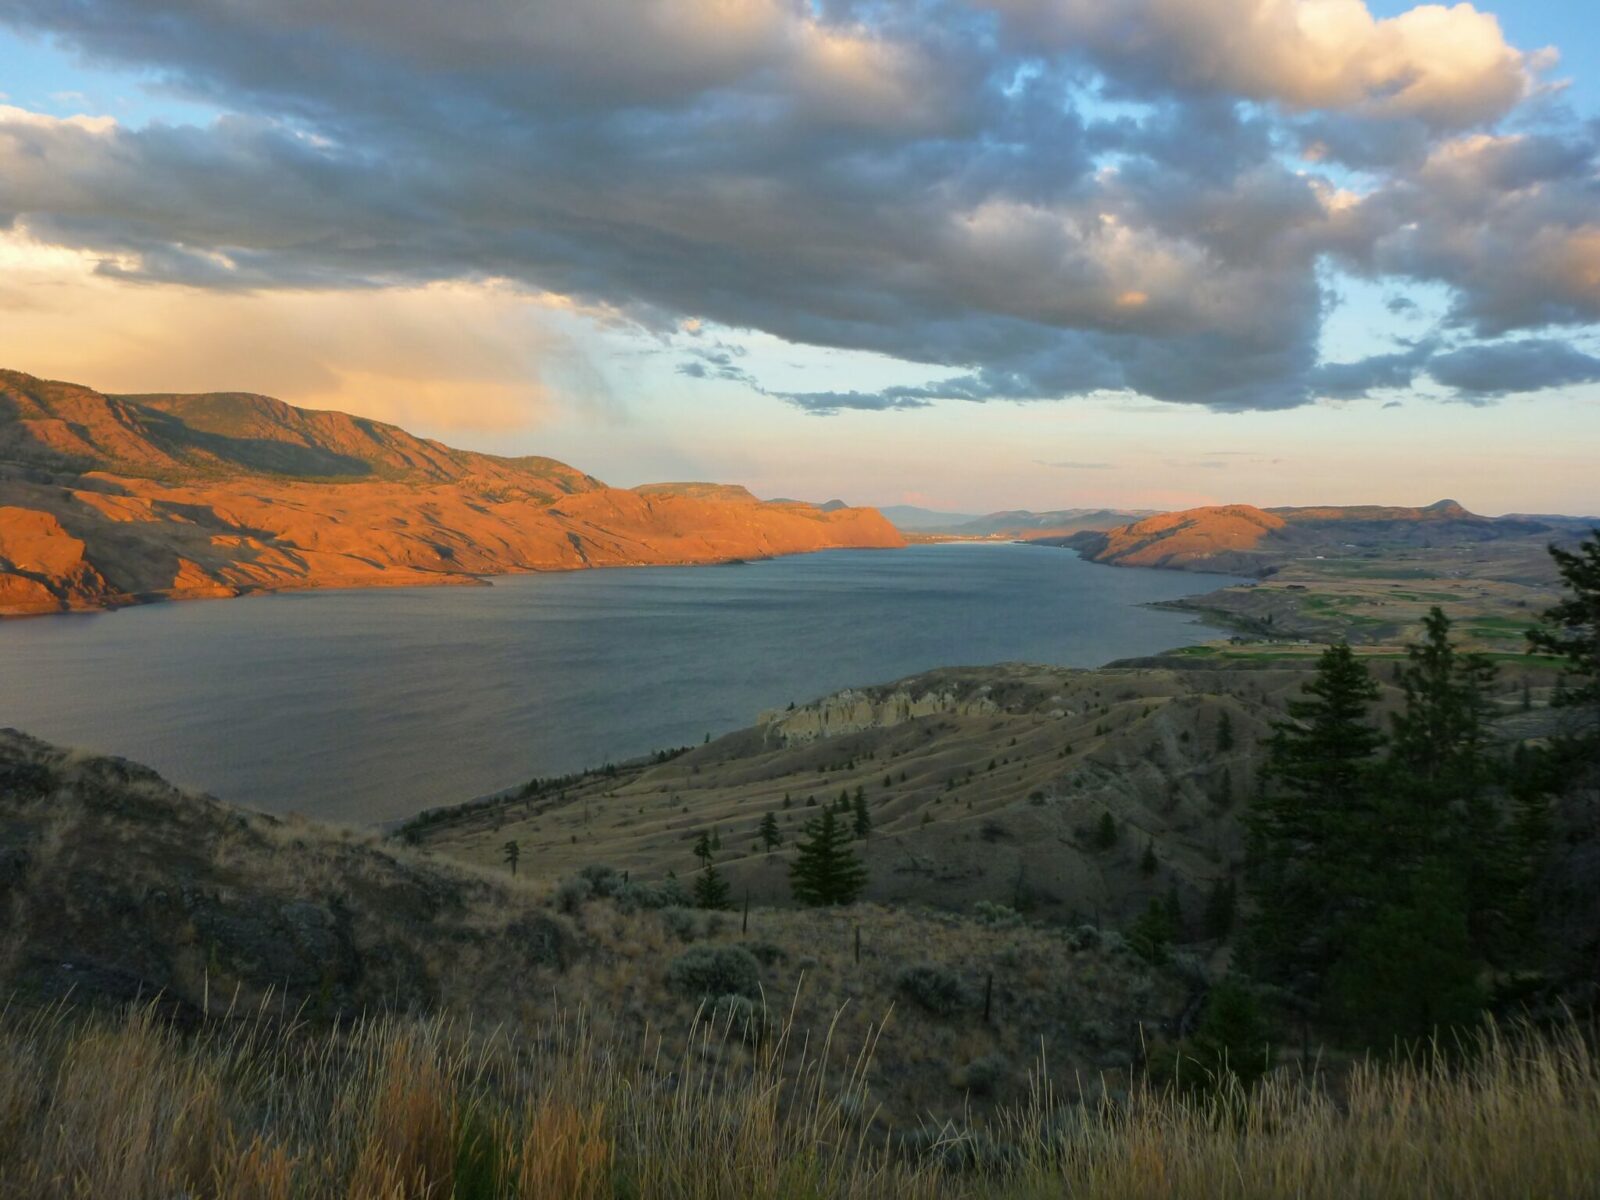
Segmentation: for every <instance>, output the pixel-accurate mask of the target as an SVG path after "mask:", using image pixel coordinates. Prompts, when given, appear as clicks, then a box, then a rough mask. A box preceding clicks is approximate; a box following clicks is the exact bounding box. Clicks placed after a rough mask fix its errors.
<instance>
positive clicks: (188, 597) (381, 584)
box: [0, 542, 915, 625]
mask: <svg viewBox="0 0 1600 1200" xmlns="http://www.w3.org/2000/svg"><path fill="white" fill-rule="evenodd" d="M913 544H915V543H911V542H907V544H906V545H904V546H815V547H812V548H810V549H805V550H785V551H779V552H777V553H773V554H730V555H724V556H719V557H716V558H685V559H674V560H663V561H660V562H614V563H588V562H586V563H580V564H578V565H576V566H570V567H569V566H549V567H519V568H515V569H512V570H506V571H494V572H488V573H484V574H465V573H462V574H455V573H446V572H442V571H440V572H418V573H417V575H416V576H415V577H405V578H390V577H388V576H385V575H383V574H381V573H378V574H374V575H370V576H369V575H358V576H353V577H350V578H344V577H337V576H336V577H334V578H331V579H325V580H321V581H315V580H296V581H291V582H285V583H282V584H246V585H241V586H239V587H236V588H230V587H224V586H220V585H219V586H216V587H208V588H192V589H173V590H172V591H158V592H138V593H132V594H129V595H127V596H123V597H118V598H116V599H114V600H111V601H108V602H107V603H104V604H96V605H85V606H77V607H68V608H49V609H37V610H33V609H19V608H0V625H3V624H5V623H7V622H10V621H30V620H38V619H40V618H46V617H92V616H101V615H106V614H110V613H117V612H122V611H124V610H127V609H132V608H147V607H149V606H151V605H155V604H187V603H189V602H191V601H196V600H249V599H252V598H255V597H259V596H280V595H287V594H291V593H295V592H364V591H370V590H372V589H376V588H411V587H414V588H437V587H493V586H494V582H493V581H494V580H496V579H509V578H516V577H520V576H524V575H570V574H574V573H576V572H579V571H622V570H630V571H631V570H647V569H649V568H651V567H733V566H748V565H749V564H751V563H758V562H772V561H773V560H775V559H779V558H796V557H798V556H800V555H804V554H824V553H827V552H828V551H832V550H864V551H872V552H878V551H893V550H904V549H906V548H907V546H909V545H913Z"/></svg>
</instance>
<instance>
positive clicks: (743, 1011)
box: [705, 993, 771, 1044]
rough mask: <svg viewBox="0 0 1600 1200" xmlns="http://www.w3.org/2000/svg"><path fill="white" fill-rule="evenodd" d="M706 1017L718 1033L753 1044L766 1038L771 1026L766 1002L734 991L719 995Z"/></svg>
mask: <svg viewBox="0 0 1600 1200" xmlns="http://www.w3.org/2000/svg"><path fill="white" fill-rule="evenodd" d="M705 1019H706V1020H707V1021H708V1022H709V1023H710V1025H711V1028H712V1029H713V1030H715V1031H716V1032H717V1033H720V1034H725V1035H726V1036H728V1037H735V1038H739V1039H740V1040H741V1041H745V1042H750V1043H752V1044H755V1043H758V1042H760V1041H761V1040H762V1039H763V1038H765V1037H766V1035H767V1031H768V1029H769V1027H770V1026H771V1018H770V1017H769V1016H768V1015H767V1006H766V1005H765V1004H763V1003H762V1002H761V1001H760V1000H752V999H751V998H750V997H749V996H738V995H734V994H732V993H728V994H726V995H722V996H718V997H717V998H716V1000H715V1001H714V1002H713V1003H712V1005H711V1006H710V1008H708V1009H707V1010H706V1015H705Z"/></svg>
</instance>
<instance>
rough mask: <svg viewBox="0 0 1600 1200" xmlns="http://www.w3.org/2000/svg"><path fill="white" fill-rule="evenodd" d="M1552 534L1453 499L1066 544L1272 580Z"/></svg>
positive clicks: (1247, 510)
mask: <svg viewBox="0 0 1600 1200" xmlns="http://www.w3.org/2000/svg"><path fill="white" fill-rule="evenodd" d="M1553 532H1555V529H1554V527H1552V526H1550V525H1548V524H1545V523H1544V522H1540V521H1532V520H1525V519H1519V518H1514V517H1501V518H1494V517H1482V516H1478V515H1477V514H1475V513H1470V512H1468V511H1467V510H1466V509H1464V508H1462V507H1461V505H1459V504H1457V503H1455V501H1453V500H1441V501H1439V502H1438V503H1437V504H1432V505H1429V506H1428V507H1426V508H1394V507H1383V506H1378V505H1357V506H1352V507H1343V508H1341V507H1314V508H1266V509H1263V508H1256V507H1254V506H1253V505H1249V504H1224V505H1216V506H1213V507H1208V508H1191V509H1186V510H1184V511H1181V512H1170V513H1160V514H1158V515H1155V516H1150V517H1146V518H1144V519H1142V520H1139V521H1134V522H1131V523H1128V524H1123V525H1119V526H1116V527H1114V528H1109V529H1106V530H1104V531H1101V532H1093V531H1086V532H1082V533H1079V534H1076V535H1074V536H1073V537H1071V538H1070V539H1066V540H1065V543H1064V544H1066V545H1070V546H1072V547H1073V548H1074V549H1076V550H1078V551H1079V553H1081V554H1082V555H1083V557H1085V558H1087V559H1090V560H1091V561H1094V562H1101V563H1108V564H1111V565H1113V566H1123V567H1165V568H1169V569H1174V570H1191V571H1220V572H1226V573H1230V574H1239V575H1270V574H1272V573H1273V572H1275V571H1276V570H1278V569H1279V568H1281V567H1282V566H1283V565H1284V564H1285V563H1287V562H1289V561H1291V560H1294V559H1297V558H1316V557H1330V556H1339V557H1348V556H1349V555H1350V553H1351V552H1352V551H1355V552H1358V553H1361V552H1365V553H1368V554H1377V553H1382V552H1386V551H1393V550H1400V549H1432V548H1450V547H1459V546H1463V545H1471V544H1477V543H1482V542H1492V541H1502V540H1507V539H1528V538H1536V537H1545V538H1548V537H1549V536H1550V535H1551V534H1552V533H1553Z"/></svg>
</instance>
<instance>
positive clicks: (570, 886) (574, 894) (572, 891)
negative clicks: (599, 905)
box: [556, 875, 594, 916]
mask: <svg viewBox="0 0 1600 1200" xmlns="http://www.w3.org/2000/svg"><path fill="white" fill-rule="evenodd" d="M593 898H594V884H592V883H590V882H589V881H588V880H587V879H585V878H584V877H583V876H582V875H574V876H572V877H571V878H570V879H563V880H562V881H561V886H560V887H558V888H556V907H557V908H559V909H560V910H561V911H562V912H564V913H566V914H567V915H568V916H572V915H573V914H574V913H576V912H577V911H578V910H579V909H580V908H582V907H583V906H584V905H585V904H587V903H588V902H589V901H590V900H591V899H593Z"/></svg>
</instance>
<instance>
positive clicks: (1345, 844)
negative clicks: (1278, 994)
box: [1246, 643, 1383, 999]
mask: <svg viewBox="0 0 1600 1200" xmlns="http://www.w3.org/2000/svg"><path fill="white" fill-rule="evenodd" d="M1303 693H1304V694H1303V696H1302V697H1301V698H1299V699H1296V700H1293V701H1291V702H1290V703H1289V706H1288V707H1289V719H1288V720H1287V721H1283V722H1280V723H1278V724H1277V725H1275V726H1274V729H1273V736H1272V739H1271V741H1270V742H1269V744H1268V756H1267V766H1266V772H1265V776H1264V779H1263V785H1262V788H1261V792H1260V794H1259V795H1258V796H1257V797H1256V798H1255V800H1254V802H1253V803H1252V805H1251V811H1250V813H1249V815H1248V819H1247V826H1248V830H1249V848H1250V862H1249V867H1250V871H1249V879H1250V884H1251V889H1252V892H1253V895H1254V899H1255V905H1254V911H1253V914H1252V918H1251V921H1250V926H1249V929H1248V931H1247V934H1248V936H1247V938H1246V943H1247V957H1248V958H1249V960H1250V961H1251V964H1252V966H1253V968H1254V970H1255V972H1256V973H1257V974H1258V975H1259V976H1260V977H1261V978H1262V979H1263V980H1264V981H1266V982H1270V983H1274V984H1278V985H1280V986H1284V987H1288V988H1290V989H1292V990H1293V991H1295V992H1297V993H1299V994H1300V995H1302V996H1303V997H1305V998H1306V999H1314V998H1317V997H1318V996H1320V995H1321V994H1322V991H1323V984H1324V980H1325V977H1326V974H1327V971H1328V970H1329V968H1330V967H1331V966H1332V965H1333V963H1334V962H1336V961H1337V960H1338V958H1339V955H1340V953H1341V952H1342V950H1343V949H1344V947H1345V945H1347V944H1348V942H1349V940H1350V938H1351V937H1352V936H1353V927H1354V923H1355V920H1356V918H1357V915H1358V914H1359V913H1360V912H1361V911H1362V910H1363V907H1364V904H1363V897H1365V896H1368V895H1371V894H1372V891H1373V888H1374V883H1373V878H1374V876H1378V875H1380V874H1381V865H1382V864H1381V857H1382V855H1381V849H1382V840H1383V830H1382V829H1381V823H1380V819H1379V812H1378V809H1377V806H1376V804H1375V802H1374V799H1373V795H1372V787H1371V784H1372V782H1373V768H1374V760H1373V756H1374V754H1375V752H1376V751H1377V749H1378V748H1379V746H1380V745H1381V744H1382V740H1383V739H1382V736H1381V735H1380V734H1379V733H1378V731H1377V730H1376V729H1375V728H1374V727H1373V725H1372V723H1371V720H1370V709H1371V706H1372V704H1373V702H1374V701H1375V700H1377V698H1378V685H1377V684H1376V683H1375V682H1374V681H1373V679H1372V676H1371V675H1370V674H1368V672H1367V669H1366V667H1365V666H1364V665H1362V663H1361V661H1360V660H1359V659H1357V658H1356V656H1355V655H1354V654H1353V653H1352V652H1351V650H1350V647H1349V646H1348V645H1346V644H1344V643H1340V644H1338V645H1335V646H1330V647H1329V648H1328V649H1327V650H1326V651H1324V652H1323V654H1322V656H1321V658H1320V659H1319V660H1318V662H1317V671H1316V675H1315V676H1314V677H1313V678H1312V680H1311V681H1310V682H1309V683H1307V684H1306V685H1305V687H1304V689H1303Z"/></svg>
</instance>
